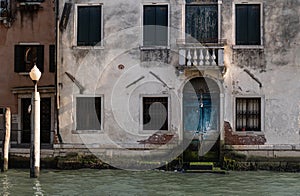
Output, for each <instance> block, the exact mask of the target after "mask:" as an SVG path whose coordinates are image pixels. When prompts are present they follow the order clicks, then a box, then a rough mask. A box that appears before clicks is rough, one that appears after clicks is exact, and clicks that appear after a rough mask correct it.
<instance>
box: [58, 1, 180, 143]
mask: <svg viewBox="0 0 300 196" xmlns="http://www.w3.org/2000/svg"><path fill="white" fill-rule="evenodd" d="M99 2H100V1H89V3H99ZM151 2H152V1H138V2H137V1H135V0H130V1H126V2H124V1H101V2H100V3H103V5H102V6H103V29H104V32H103V38H104V40H103V47H102V46H101V47H98V48H96V49H93V50H90V49H91V48H88V47H85V48H84V47H77V46H75V43H76V42H75V37H74V36H75V35H74V32H75V31H76V29H74V26H75V23H74V22H75V21H74V19H75V17H76V16H75V15H74V10H75V4H76V3H78V4H80V3H87V2H86V1H74V2H73V3H74V4H73V7H72V11H71V14H70V19H69V22H68V25H67V29H66V30H65V31H64V32H63V33H62V34H61V37H60V43H61V49H60V56H61V61H60V63H61V66H60V73H59V77H60V83H61V84H62V85H61V89H60V97H61V99H60V110H59V121H60V133H61V135H62V137H63V141H64V143H86V140H89V142H91V143H93V142H95V143H99V141H103V142H101V145H104V146H105V147H106V148H107V147H109V146H113V144H114V143H119V144H123V145H126V144H130V143H135V144H137V145H138V142H137V141H138V140H142V139H146V138H147V137H149V136H150V135H152V134H153V133H154V132H153V131H152V132H149V131H143V130H142V127H141V122H140V121H141V120H140V119H141V116H140V115H141V112H142V102H141V100H142V99H141V96H143V95H144V96H168V97H169V104H170V107H169V130H170V133H176V134H179V130H180V129H181V127H180V125H181V116H180V115H181V113H180V112H181V107H180V103H181V97H180V96H181V95H180V93H179V94H178V92H181V90H179V89H181V88H183V86H182V84H183V82H184V80H185V79H184V78H180V77H178V76H177V75H176V74H175V71H176V70H175V67H174V64H172V63H174V62H176V61H178V60H177V59H174V58H173V55H172V56H171V57H170V54H172V52H173V51H175V53H177V49H176V47H177V45H176V40H177V39H179V38H180V37H179V36H180V34H181V26H179V24H181V15H179V14H181V9H182V7H181V4H179V3H178V2H176V1H169V0H160V1H156V2H157V3H163V4H166V3H167V4H169V5H170V7H169V12H170V21H171V23H170V24H171V26H174V27H176V29H172V30H170V34H169V35H170V36H169V37H170V38H169V42H170V50H169V51H168V50H165V49H164V50H153V49H151V48H143V49H140V46H141V44H142V42H141V40H142V37H141V36H142V27H141V25H142V18H141V15H142V8H143V7H142V6H143V4H147V3H151ZM63 4H64V2H60V8H61V9H60V10H61V11H62V9H63ZM119 65H122V66H124V68H123V69H120V68H119V67H120V66H119ZM122 66H121V67H122ZM65 72H68V73H70V74H72V75H73V76H74V77H75V78H76V80H78V82H79V83H80V84H81V85H82V86H83V87H84V88H85V90H84V91H83V95H88V96H93V95H95V94H96V95H101V96H102V97H103V101H104V104H103V107H104V111H105V112H104V113H103V115H104V116H103V119H104V120H103V130H101V131H100V134H95V136H94V138H90V137H89V136H87V137H85V136H84V135H83V134H82V133H84V131H82V132H80V131H77V130H76V119H75V118H76V106H75V103H76V96H82V95H81V94H80V91H79V89H78V87H77V86H76V85H75V84H74V83H73V82H72V81H71V80H70V78H68V77H67V76H66V74H65ZM160 80H162V81H160ZM103 133H104V134H103ZM112 140H113V141H112ZM104 141H105V142H104ZM109 141H111V142H109Z"/></svg>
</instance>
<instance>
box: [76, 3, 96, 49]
mask: <svg viewBox="0 0 300 196" xmlns="http://www.w3.org/2000/svg"><path fill="white" fill-rule="evenodd" d="M77 19H78V20H77V21H78V22H77V45H78V46H94V45H96V44H97V43H99V42H100V41H101V6H80V7H78V18H77Z"/></svg>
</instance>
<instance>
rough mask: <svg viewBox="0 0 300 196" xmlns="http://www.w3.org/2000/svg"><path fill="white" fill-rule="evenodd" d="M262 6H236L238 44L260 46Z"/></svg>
mask: <svg viewBox="0 0 300 196" xmlns="http://www.w3.org/2000/svg"><path fill="white" fill-rule="evenodd" d="M260 36H261V35H260V5H236V44H237V45H260V44H261V43H260Z"/></svg>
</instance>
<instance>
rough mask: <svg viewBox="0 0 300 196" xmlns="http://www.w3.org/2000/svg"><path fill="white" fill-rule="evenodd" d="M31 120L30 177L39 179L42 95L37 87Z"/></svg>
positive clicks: (33, 99)
mask: <svg viewBox="0 0 300 196" xmlns="http://www.w3.org/2000/svg"><path fill="white" fill-rule="evenodd" d="M31 118H32V121H31V124H32V128H31V148H30V177H31V178H37V177H39V175H40V94H39V92H37V85H35V91H34V93H33V98H32V115H31Z"/></svg>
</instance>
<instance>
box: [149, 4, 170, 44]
mask: <svg viewBox="0 0 300 196" xmlns="http://www.w3.org/2000/svg"><path fill="white" fill-rule="evenodd" d="M143 17H144V18H143V45H144V46H167V45H168V5H144V16H143Z"/></svg>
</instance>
